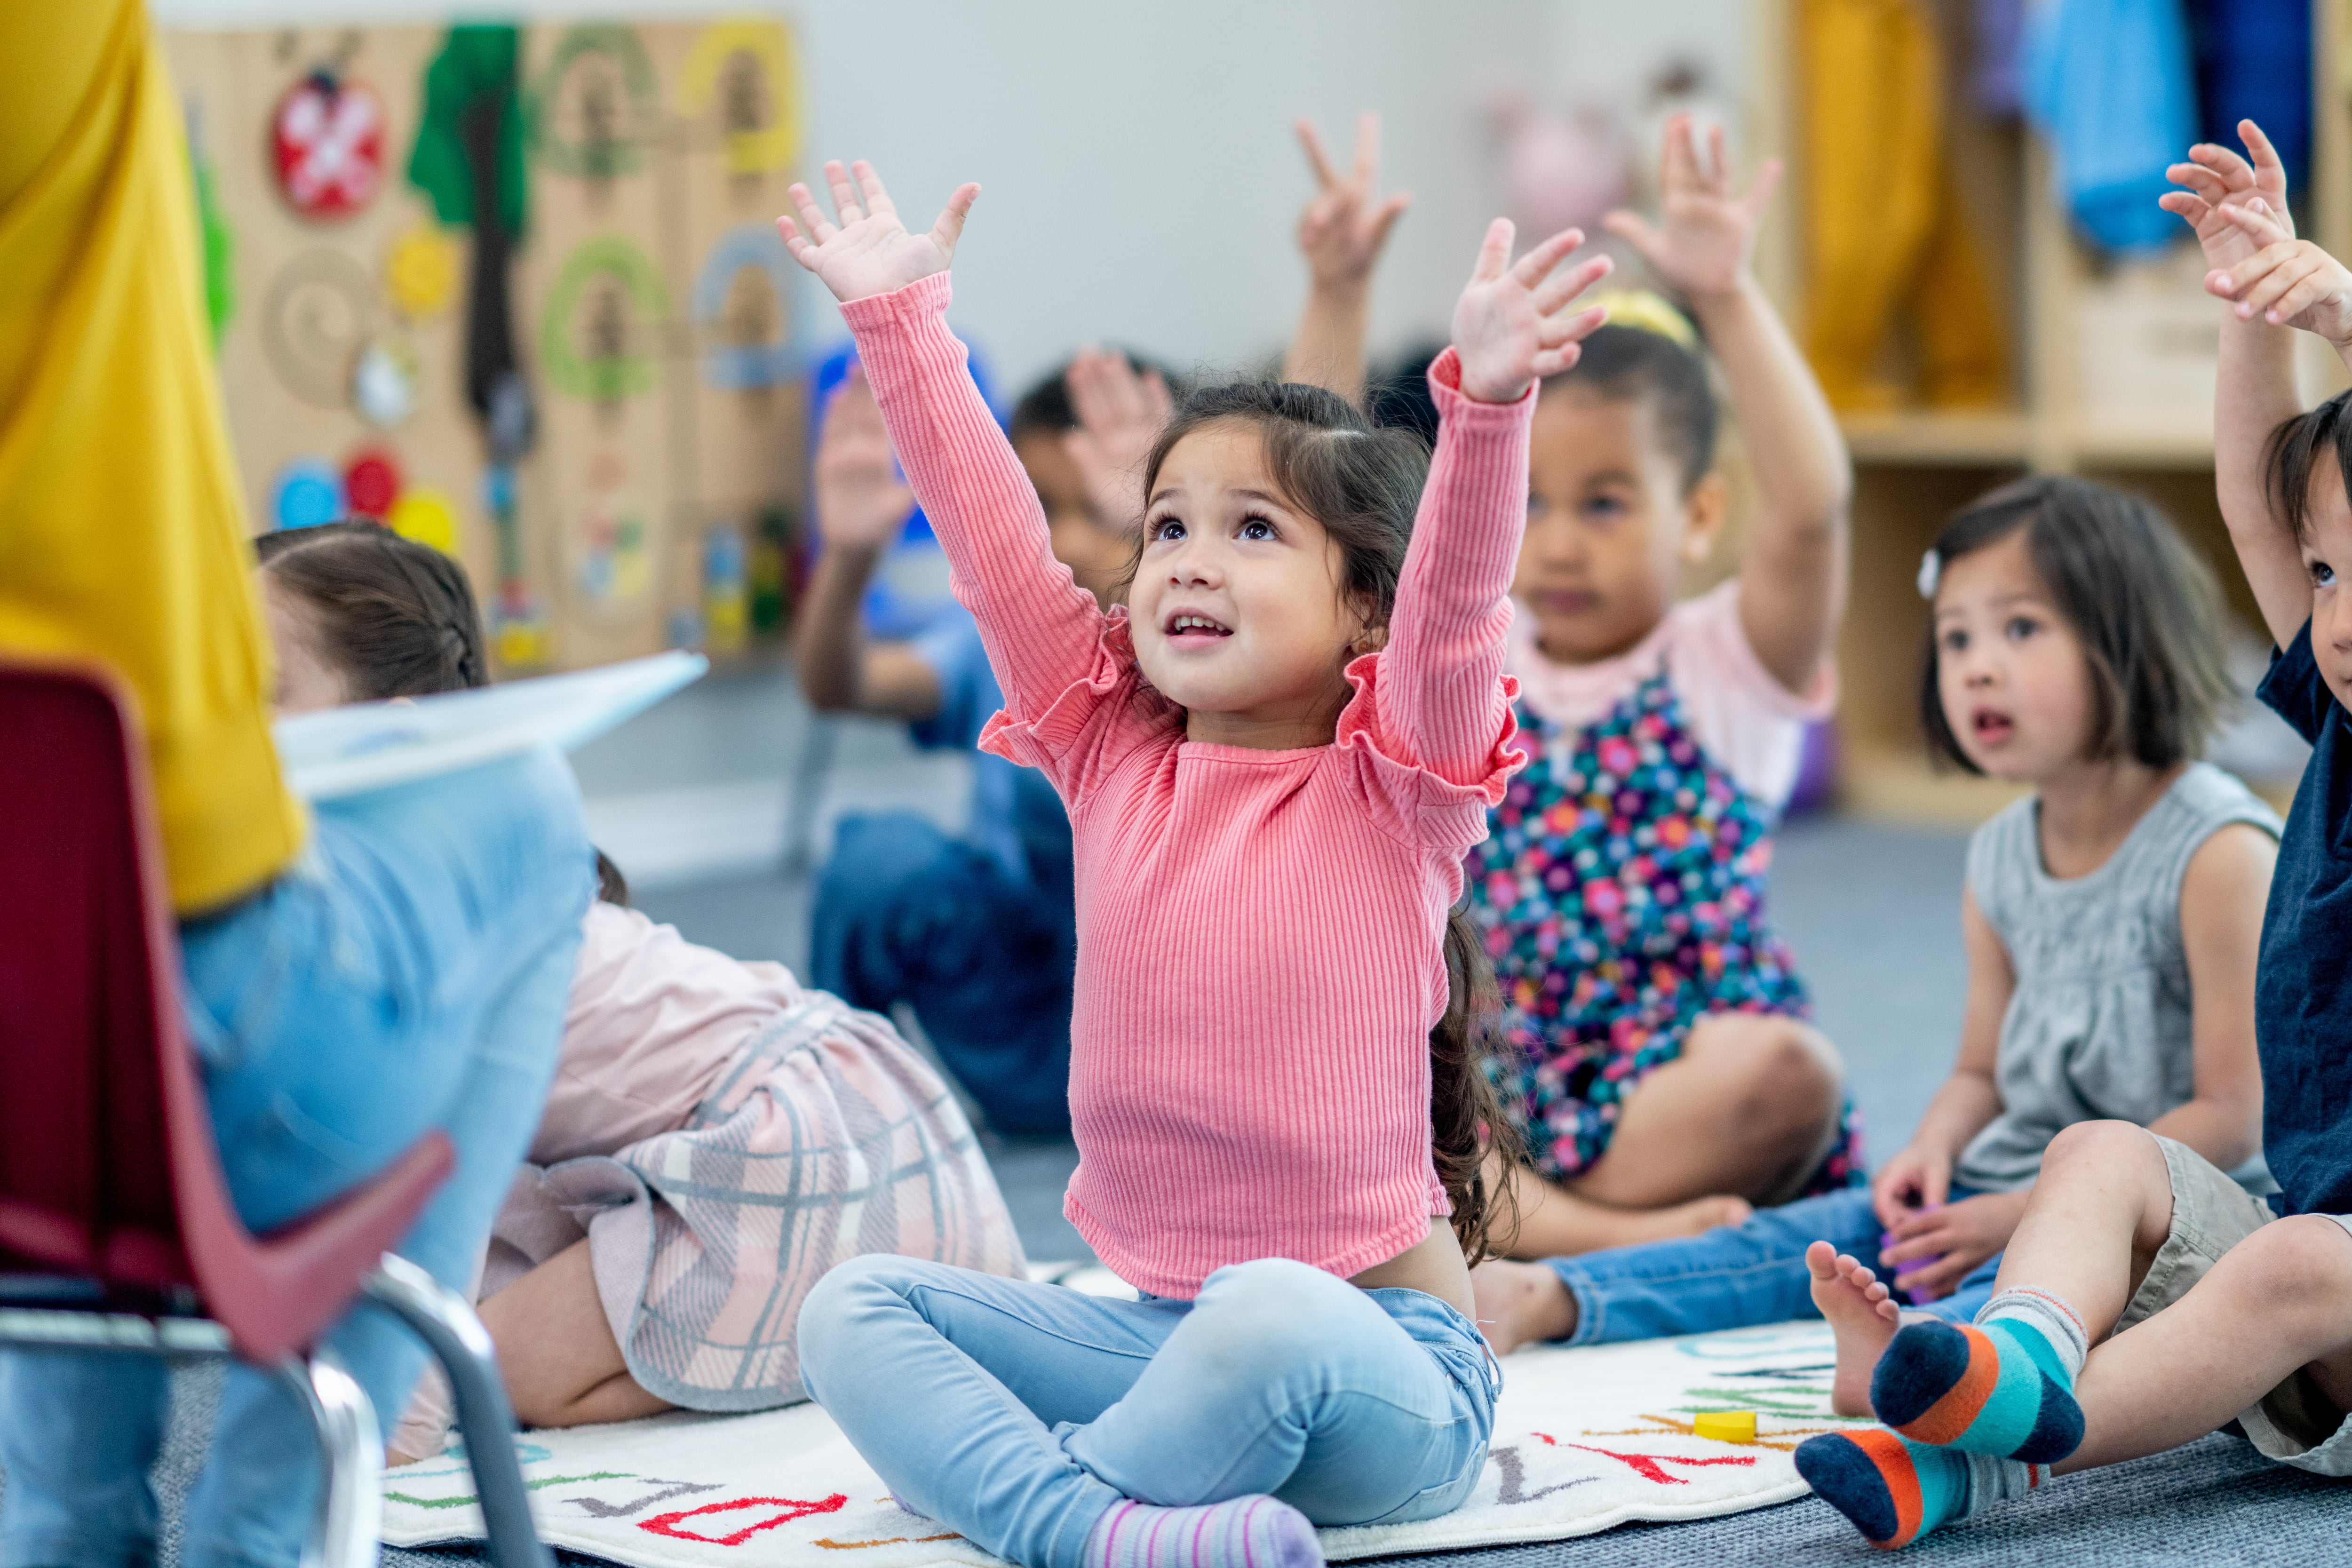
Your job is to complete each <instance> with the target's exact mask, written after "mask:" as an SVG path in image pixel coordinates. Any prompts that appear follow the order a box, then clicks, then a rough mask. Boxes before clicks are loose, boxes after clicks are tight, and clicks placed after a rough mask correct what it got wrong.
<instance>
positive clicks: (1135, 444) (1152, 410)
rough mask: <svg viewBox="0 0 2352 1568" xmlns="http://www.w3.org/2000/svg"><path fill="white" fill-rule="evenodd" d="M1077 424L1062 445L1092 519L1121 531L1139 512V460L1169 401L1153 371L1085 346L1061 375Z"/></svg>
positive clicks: (1121, 356) (1134, 522)
mask: <svg viewBox="0 0 2352 1568" xmlns="http://www.w3.org/2000/svg"><path fill="white" fill-rule="evenodd" d="M1062 380H1063V384H1064V385H1066V387H1067V388H1068V389H1069V394H1070V411H1071V412H1072V413H1073V414H1075V415H1076V416H1077V421H1078V423H1077V426H1076V428H1074V429H1072V430H1070V431H1068V432H1067V433H1066V434H1065V435H1064V436H1063V437H1062V448H1063V450H1065V451H1066V452H1067V453H1069V455H1070V461H1071V462H1073V463H1075V464H1076V465H1077V469H1078V473H1079V476H1080V477H1081V478H1082V479H1085V481H1086V486H1087V494H1088V496H1089V497H1091V498H1092V500H1093V502H1094V510H1095V521H1097V522H1098V523H1100V524H1101V525H1102V526H1103V527H1105V528H1108V529H1112V530H1116V531H1119V532H1122V533H1124V532H1127V531H1130V530H1132V529H1133V528H1134V527H1135V526H1136V525H1137V523H1138V522H1139V521H1141V520H1142V517H1143V460H1144V459H1145V458H1148V457H1150V455H1151V444H1152V443H1153V442H1155V441H1157V440H1159V439H1160V427H1161V426H1164V425H1166V424H1167V423H1168V414H1169V410H1170V409H1171V406H1173V400H1172V399H1171V397H1170V396H1169V395H1168V383H1167V382H1166V380H1165V379H1163V378H1162V377H1161V375H1160V373H1159V372H1158V371H1156V370H1148V371H1145V372H1144V373H1143V374H1141V375H1138V374H1136V373H1135V367H1134V366H1133V365H1131V364H1129V363H1128V359H1127V356H1126V355H1125V354H1123V353H1118V352H1117V351H1115V350H1103V349H1092V348H1090V349H1085V350H1082V351H1080V353H1078V356H1077V357H1076V359H1074V360H1072V361H1071V362H1070V368H1069V370H1068V371H1067V373H1066V374H1064V376H1063V378H1062Z"/></svg>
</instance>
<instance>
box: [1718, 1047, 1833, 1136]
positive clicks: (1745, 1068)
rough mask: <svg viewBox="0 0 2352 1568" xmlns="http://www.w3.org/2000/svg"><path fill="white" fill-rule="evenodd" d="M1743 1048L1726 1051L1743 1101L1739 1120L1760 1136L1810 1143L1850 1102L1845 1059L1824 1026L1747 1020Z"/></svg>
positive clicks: (1726, 1065) (1733, 1086)
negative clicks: (1824, 1029) (1830, 1039)
mask: <svg viewBox="0 0 2352 1568" xmlns="http://www.w3.org/2000/svg"><path fill="white" fill-rule="evenodd" d="M1740 1034H1741V1036H1742V1037H1741V1038H1740V1039H1739V1040H1738V1046H1737V1048H1736V1049H1735V1050H1733V1051H1730V1052H1726V1053H1720V1054H1721V1055H1723V1056H1726V1057H1728V1058H1729V1059H1727V1060H1724V1061H1722V1062H1721V1064H1720V1070H1722V1071H1724V1072H1725V1074H1726V1075H1727V1083H1728V1087H1729V1088H1730V1090H1731V1092H1732V1094H1733V1095H1734V1097H1735V1098H1736V1099H1737V1100H1738V1101H1739V1114H1738V1124H1739V1125H1740V1126H1742V1127H1746V1128H1749V1129H1752V1130H1754V1131H1756V1132H1757V1133H1758V1134H1759V1135H1760V1136H1766V1137H1770V1138H1773V1139H1774V1140H1776V1141H1778V1140H1780V1139H1782V1138H1792V1139H1796V1140H1799V1141H1801V1142H1810V1141H1811V1140H1814V1139H1817V1138H1819V1137H1820V1136H1821V1134H1822V1131H1823V1130H1824V1129H1825V1128H1826V1127H1828V1126H1830V1125H1832V1124H1833V1123H1834V1122H1835V1121H1836V1120H1837V1118H1838V1116H1839V1115H1840V1113H1841V1112H1842V1111H1843V1109H1844V1105H1845V1064H1844V1062H1843V1061H1842V1060H1841V1059H1840V1058H1839V1057H1838V1054H1837V1048H1836V1047H1834V1046H1832V1045H1831V1044H1830V1042H1829V1040H1828V1038H1827V1037H1825V1036H1823V1035H1822V1032H1821V1031H1820V1030H1819V1029H1816V1028H1814V1027H1812V1026H1811V1025H1809V1024H1804V1023H1801V1022H1800V1021H1799V1020H1797V1019H1794V1018H1780V1017H1769V1018H1753V1019H1743V1020H1742V1021H1741V1025H1740Z"/></svg>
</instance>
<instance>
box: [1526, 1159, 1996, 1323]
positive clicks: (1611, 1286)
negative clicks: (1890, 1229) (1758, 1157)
mask: <svg viewBox="0 0 2352 1568" xmlns="http://www.w3.org/2000/svg"><path fill="white" fill-rule="evenodd" d="M1971 1195H1972V1194H1970V1193H1969V1190H1968V1189H1966V1188H1955V1189H1953V1191H1952V1194H1951V1201H1953V1202H1955V1203H1957V1202H1958V1201H1960V1200H1961V1199H1963V1198H1966V1197H1969V1196H1971ZM1882 1234H1884V1232H1883V1227H1882V1226H1880V1225H1879V1223H1878V1216H1877V1215H1876V1213H1875V1212H1874V1211H1873V1210H1872V1208H1871V1206H1870V1194H1869V1192H1868V1191H1867V1190H1866V1189H1864V1188H1860V1187H1852V1188H1847V1189H1845V1190H1843V1191H1841V1192H1834V1193H1825V1194H1822V1195H1821V1196H1820V1197H1814V1198H1801V1199H1799V1200H1798V1201H1797V1202H1795V1203H1792V1204H1783V1205H1780V1207H1779V1208H1769V1209H1759V1210H1758V1211H1757V1212H1756V1213H1755V1214H1754V1215H1751V1216H1750V1217H1749V1218H1748V1220H1747V1222H1746V1223H1744V1224H1741V1225H1737V1226H1718V1227H1717V1228H1716V1229H1714V1230H1710V1231H1706V1232H1705V1233H1703V1234H1701V1235H1698V1236H1692V1237H1683V1238H1681V1239H1679V1240H1675V1241H1653V1242H1646V1243H1644V1244H1643V1245H1642V1246H1639V1247H1613V1248H1612V1249H1610V1250H1609V1251H1606V1252H1588V1253H1586V1254H1584V1255H1583V1256H1582V1257H1580V1258H1548V1259H1546V1260H1545V1261H1546V1263H1547V1264H1548V1266H1549V1268H1551V1269H1552V1271H1553V1272H1555V1273H1557V1274H1558V1275H1559V1278H1560V1282H1561V1283H1562V1284H1564V1285H1566V1286H1567V1287H1568V1291H1569V1294H1570V1296H1571V1297H1573V1298H1574V1299H1575V1300H1576V1328H1575V1329H1574V1331H1571V1332H1570V1335H1569V1337H1568V1338H1567V1339H1566V1340H1565V1341H1563V1343H1566V1344H1571V1345H1592V1344H1611V1343H1614V1342H1618V1341H1620V1340H1647V1339H1658V1338H1662V1337H1664V1336H1666V1335H1670V1334H1703V1333H1715V1332H1718V1331H1722V1330H1725V1329H1746V1328H1755V1327H1758V1326H1760V1325H1762V1324H1765V1323H1779V1322H1785V1321H1788V1320H1789V1319H1791V1318H1811V1317H1815V1316H1818V1314H1817V1313H1816V1312H1815V1311H1814V1310H1813V1297H1812V1275H1811V1271H1810V1270H1808V1269H1807V1268H1806V1267H1805V1249H1806V1248H1807V1247H1810V1246H1811V1245H1812V1244H1813V1243H1814V1242H1816V1241H1826V1242H1828V1243H1829V1244H1830V1245H1831V1246H1832V1247H1835V1248H1836V1249H1837V1250H1838V1251H1840V1252H1843V1253H1850V1254H1852V1255H1853V1257H1855V1258H1861V1259H1862V1260H1863V1261H1864V1262H1866V1263H1868V1264H1869V1265H1870V1266H1871V1267H1872V1268H1874V1269H1876V1270H1877V1271H1878V1276H1879V1278H1880V1279H1887V1280H1890V1281H1891V1280H1892V1279H1893V1278H1894V1269H1893V1268H1892V1267H1890V1266H1889V1265H1888V1264H1886V1263H1885V1261H1884V1260H1882V1259H1881V1258H1880V1257H1879V1252H1878V1241H1879V1237H1880V1236H1881V1235H1882ZM1999 1273H2000V1254H1999V1253H1995V1254H1994V1255H1993V1256H1992V1257H1991V1258H1989V1259H1987V1260H1986V1261H1985V1262H1984V1263H1982V1264H1980V1265H1979V1266H1978V1267H1977V1268H1975V1269H1973V1270H1971V1271H1970V1272H1969V1275H1968V1276H1967V1277H1966V1278H1965V1279H1962V1280H1961V1281H1960V1283H1959V1286H1958V1289H1956V1290H1955V1291H1954V1292H1953V1293H1952V1294H1951V1295H1949V1296H1947V1297H1945V1298H1944V1299H1943V1300H1939V1301H1932V1302H1929V1303H1928V1304H1927V1306H1926V1307H1925V1308H1924V1309H1922V1310H1925V1311H1927V1312H1928V1313H1930V1314H1932V1315H1933V1316H1936V1317H1938V1318H1942V1319H1944V1320H1945V1321H1948V1322H1954V1323H1965V1322H1969V1321H1973V1320H1974V1318H1975V1316H1976V1314H1977V1312H1978V1310H1979V1309H1981V1308H1982V1307H1983V1306H1984V1304H1985V1303H1986V1302H1987V1301H1989V1300H1991V1299H1992V1282H1993V1279H1994V1277H1995V1276H1996V1275H1998V1274H1999ZM1906 1307H1907V1303H1906Z"/></svg>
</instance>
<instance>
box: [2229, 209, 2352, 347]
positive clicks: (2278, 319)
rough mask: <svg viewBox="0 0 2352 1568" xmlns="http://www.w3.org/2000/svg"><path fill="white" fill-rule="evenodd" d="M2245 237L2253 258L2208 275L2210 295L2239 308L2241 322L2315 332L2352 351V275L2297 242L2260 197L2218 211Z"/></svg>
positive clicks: (2323, 253)
mask: <svg viewBox="0 0 2352 1568" xmlns="http://www.w3.org/2000/svg"><path fill="white" fill-rule="evenodd" d="M2214 211H2215V214H2216V215H2217V216H2220V217H2221V218H2223V219H2225V220H2227V221H2228V222H2229V223H2230V224H2231V226H2233V227H2235V228H2236V229H2237V230H2238V231H2239V232H2240V233H2241V234H2242V235H2243V236H2244V242H2245V244H2246V245H2247V247H2249V248H2250V249H2251V250H2252V254H2250V255H2249V256H2247V257H2246V258H2245V259H2243V260H2242V261H2240V262H2239V263H2237V264H2236V265H2235V266H2233V267H2222V268H2214V269H2213V270H2212V271H2210V272H2209V273H2207V274H2206V275H2205V289H2206V291H2207V292H2208V293H2210V294H2215V295H2219V296H2220V297H2221V298H2222V299H2224V300H2230V301H2231V302H2232V303H2233V304H2234V305H2235V306H2236V313H2237V317H2238V320H2240V321H2253V320H2255V319H2256V318H2257V317H2259V318H2260V319H2261V320H2263V321H2267V322H2269V323H2270V324H2271V325H2272V326H2274V327H2299V328H2301V329H2302V330H2303V331H2306V332H2315V333H2317V334H2318V335H2319V336H2321V337H2323V338H2326V340H2327V341H2328V342H2331V343H2333V344H2335V345H2336V348H2337V349H2338V350H2346V349H2348V348H2352V272H2347V271H2346V270H2345V269H2344V264H2343V263H2342V262H2340V261H2338V260H2336V258H2334V257H2332V256H2330V255H2328V254H2327V252H2326V251H2324V250H2322V249H2320V248H2319V247H2318V246H2316V245H2314V244H2313V243H2312V242H2311V241H2310V240H2307V239H2297V238H2295V237H2294V233H2293V231H2291V230H2290V229H2288V228H2287V227H2286V226H2285V225H2284V223H2283V222H2282V221H2281V219H2280V215H2277V214H2273V213H2271V212H2269V211H2267V210H2266V209H2265V205H2264V204H2263V199H2262V198H2261V197H2260V196H2249V197H2247V198H2246V203H2245V205H2243V206H2241V205H2237V204H2236V203H2234V202H2224V203H2223V204H2222V205H2221V206H2219V207H2217V208H2215V209H2214Z"/></svg>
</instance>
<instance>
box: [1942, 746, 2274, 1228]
mask: <svg viewBox="0 0 2352 1568" xmlns="http://www.w3.org/2000/svg"><path fill="white" fill-rule="evenodd" d="M2038 809H2039V802H2038V800H2037V799H2036V798H2035V797H2034V796H2032V795H2029V796H2027V797H2026V798H2025V799H2023V800H2021V801H2019V802H2017V803H2016V804H2015V805H2011V806H2010V807H2009V808H2008V809H2007V810H2006V811H2003V812H2002V813H2001V814H2000V816H1996V817H1994V818H1993V819H1992V820H1991V821H1990V822H1988V823H1986V824H1985V825H1984V826H1982V827H1979V829H1977V831H1976V835H1975V837H1972V838H1970V839H1969V871H1968V877H1969V890H1970V891H1971V892H1973V893H1974V894H1975V895H1976V900H1977V907H1978V909H1979V910H1981V911H1982V912H1983V914H1984V917H1985V920H1986V921H1987V923H1989V924H1990V926H1991V927H1992V929H1993V931H1995V932H1996V933H1997V934H1998V935H1999V936H2000V942H2001V945H2002V946H2003V947H2005V948H2007V949H2008V950H2009V961H2010V963H2011V967H2012V968H2013V970H2014V971H2015V973H2016V977H2017V989H2016V991H2015V993H2014V994H2012V995H2011V998H2010V1004H2009V1010H2008V1012H2007V1014H2006V1015H2005V1016H2003V1017H2002V1019H2001V1025H2000V1055H1999V1058H1997V1065H1996V1067H1995V1068H1994V1083H1995V1085H1996V1086H1997V1087H1998V1088H1999V1089H2000V1102H2001V1112H2000V1115H1999V1116H1997V1117H1995V1118H1994V1119H1993V1120H1992V1121H1991V1122H1990V1123H1989V1124H1988V1125H1987V1126H1986V1127H1985V1129H1984V1131H1981V1132H1979V1133H1978V1134H1977V1135H1976V1137H1975V1138H1974V1139H1973V1140H1971V1141H1970V1142H1969V1145H1968V1147H1967V1149H1966V1150H1964V1151H1963V1152H1962V1153H1961V1155H1960V1158H1959V1162H1958V1164H1957V1165H1956V1166H1955V1167H1954V1169H1953V1173H1952V1175H1953V1180H1954V1181H1956V1182H1958V1183H1959V1184H1962V1185H1965V1186H1969V1187H1972V1188H1974V1189H1976V1190H1977V1191H1979V1192H1988V1193H1998V1192H2009V1191H2012V1190H2014V1189H2016V1188H2018V1187H2021V1186H2024V1185H2025V1184H2027V1183H2029V1182H2031V1181H2032V1180H2033V1178H2034V1175H2035V1173H2037V1172H2039V1171H2040V1170H2041V1168H2042V1150H2043V1149H2044V1148H2045V1147H2047V1146H2048V1144H2049V1142H2050V1140H2051V1139H2052V1138H2053V1137H2054V1136H2056V1134H2057V1133H2058V1131H2059V1130H2060V1129H2062V1128H2065V1127H2070V1126H2072V1125H2074V1123H2075V1122H2077V1121H2098V1120H2102V1119H2106V1118H2112V1119H2115V1120H2116V1121H2135V1122H2137V1123H2138V1124H2139V1125H2141V1126H2143V1127H2145V1126H2147V1124H2148V1123H2149V1122H2151V1121H2155V1120H2156V1119H2157V1118H2158V1117H2159V1116H2162V1115H2164V1114H2165V1113H2166V1112H2168V1111H2170V1110H2174V1109H2176V1108H2177V1107H2179V1106H2181V1105H2183V1104H2186V1103H2187V1102H2188V1100H2189V1099H2190V1097H2191V1096H2192V1095H2193V1094H2194V1092H2195V1084H2194V1075H2193V1073H2192V1071H2191V1064H2190V1046H2189V961H2188V958H2187V955H2186V954H2185V953H2184V952H2182V951H2181V944H2180V884H2181V879H2182V877H2183V876H2184V875H2185V874H2186V873H2187V871H2188V869H2189V858H2190V857H2192V856H2194V855H2195V854H2196V853H2197V851H2198V850H2199V849H2200V847H2203V845H2204V843H2205V841H2206V840H2207V839H2209V838H2210V837H2212V836H2213V835H2214V834H2215V833H2217V832H2219V831H2221V829H2222V828H2224V827H2227V826H2231V824H2233V823H2241V822H2242V823H2247V824H2250V825H2252V826H2255V827H2259V828H2261V829H2262V830H2263V832H2265V833H2268V834H2270V835H2271V836H2272V837H2277V834H2278V830H2279V819H2278V815H2277V813H2275V812H2273V811H2272V810H2271V808H2270V807H2269V806H2267V805H2263V802H2262V800H2261V799H2260V798H2259V797H2257V796H2256V795H2254V794H2253V793H2252V791H2251V790H2249V789H2247V788H2246V786H2245V785H2243V784H2240V783H2239V782H2238V781H2237V780H2236V779H2234V778H2232V777H2231V776H2230V775H2229V774H2228V773H2223V772H2222V771H2221V769H2219V768H2217V767H2214V766H2213V765H2212V764H2210V763H2192V764H2190V765H2189V767H2188V768H2187V769H2186V770H2185V771H2183V772H2182V773H2181V775H2180V777H2179V779H2177V780H2175V781H2174V782H2173V784H2172V787H2171V788H2170V789H2169V790H2168V791H2166V792H2165V794H2164V795H2163V796H2162V798H2160V799H2159V800H2158V802H2157V803H2156V804H2155V805H2152V806H2150V807H2149V808H2148V810H2147V815H2145V816H2142V817H2141V818H2140V819H2139V821H2138V823H2137V825H2135V826H2133V828H2132V830H2131V832H2130V834H2129V835H2128V836H2127V837H2126V838H2125V839H2124V842H2123V844H2122V845H2121V847H2118V848H2117V849H2116V852H2115V853H2114V854H2113V855H2111V856H2109V857H2108V858H2107V862H2106V864H2105V865H2103V866H2101V867H2100V868H2098V869H2097V870H2095V871H2094V872H2092V873H2091V874H2090V875H2089V876H2087V877H2077V878H2072V879H2059V878H2056V877H2053V876H2051V875H2050V873H2049V872H2048V871H2046V870H2044V869H2043V868H2042V848H2041V829H2040V823H2039V819H2038ZM2259 1167H2260V1157H2259V1156H2257V1157H2256V1160H2255V1161H2254V1163H2253V1168H2252V1169H2247V1170H2242V1171H2241V1172H2239V1173H2238V1174H2239V1176H2240V1179H2241V1180H2247V1181H2253V1182H2259V1181H2260V1171H2259Z"/></svg>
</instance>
